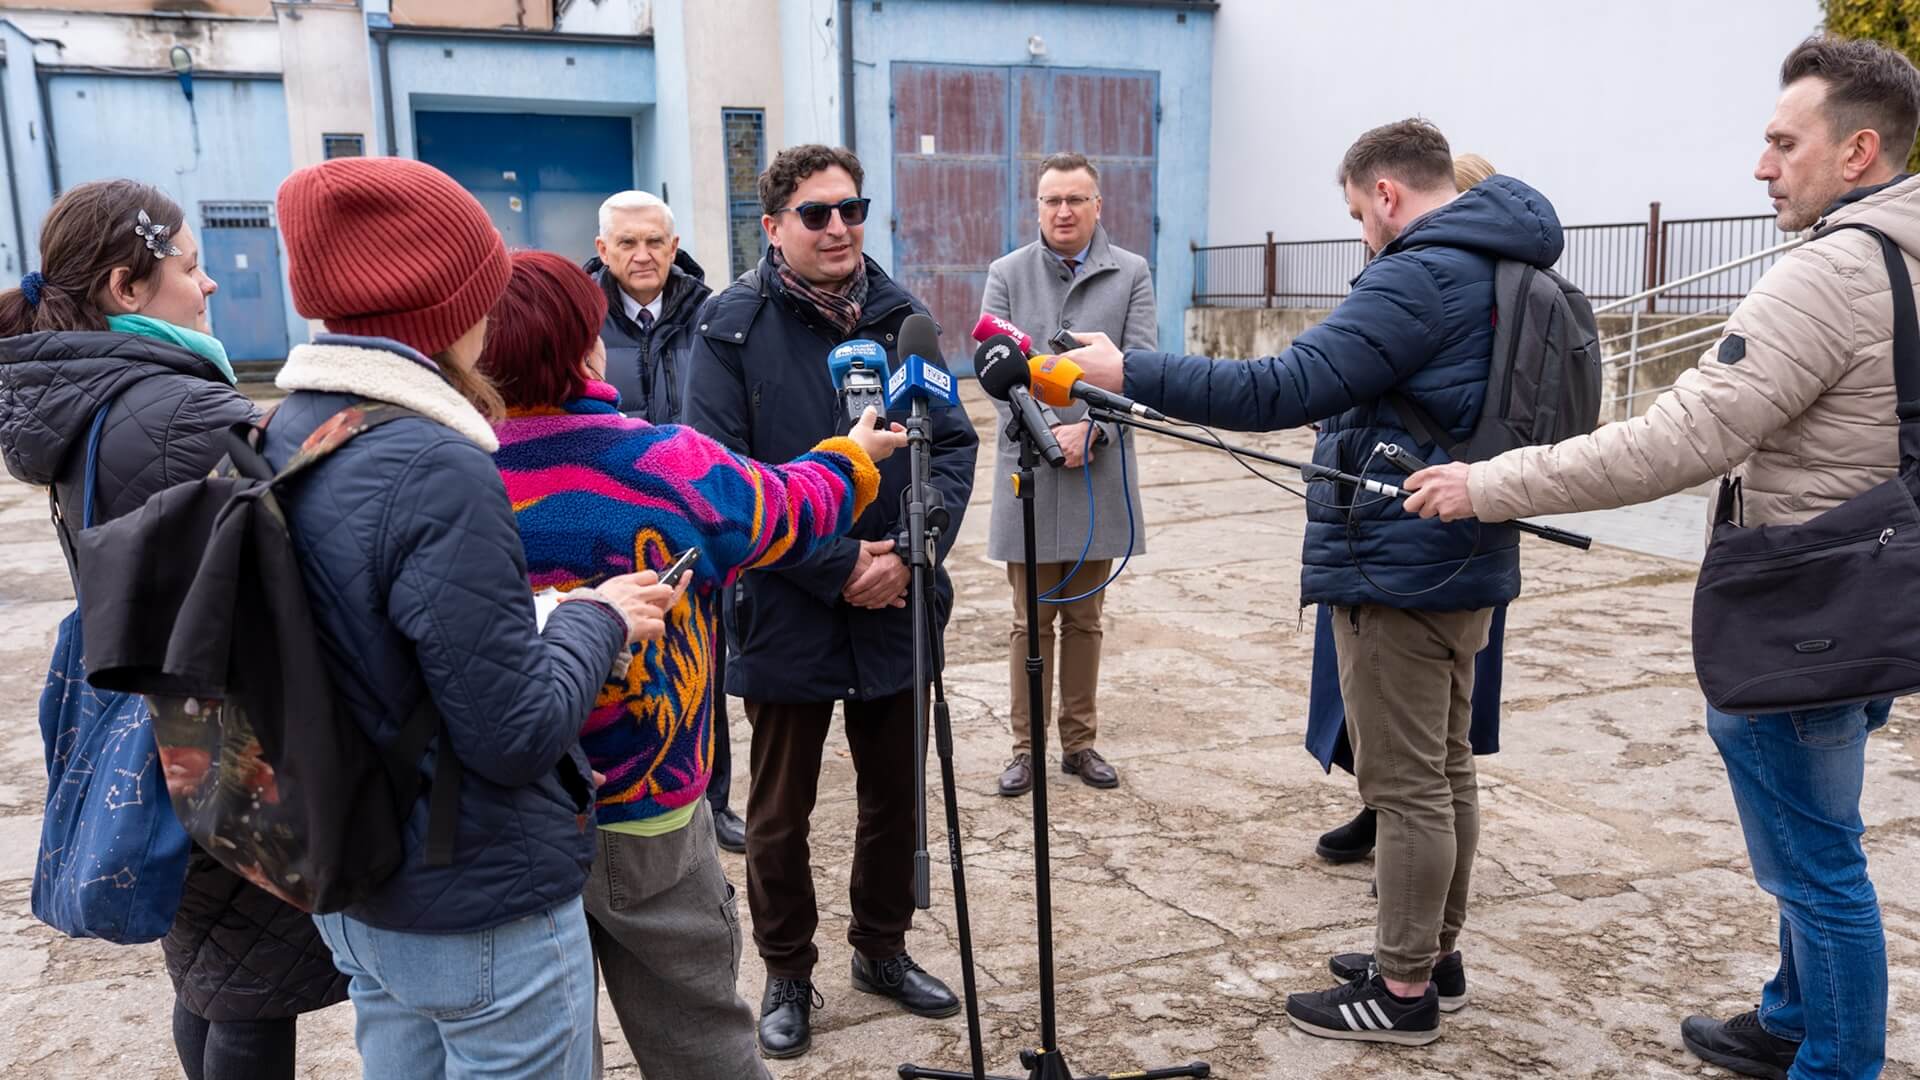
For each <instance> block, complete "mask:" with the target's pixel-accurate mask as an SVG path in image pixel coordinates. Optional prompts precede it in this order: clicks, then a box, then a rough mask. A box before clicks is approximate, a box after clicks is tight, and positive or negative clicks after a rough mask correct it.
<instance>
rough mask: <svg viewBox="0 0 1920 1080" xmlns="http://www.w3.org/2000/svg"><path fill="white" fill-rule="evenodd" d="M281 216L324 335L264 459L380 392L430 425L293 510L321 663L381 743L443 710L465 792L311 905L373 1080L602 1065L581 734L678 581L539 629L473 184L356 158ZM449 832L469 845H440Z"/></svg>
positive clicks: (349, 465) (589, 599) (375, 450)
mask: <svg viewBox="0 0 1920 1080" xmlns="http://www.w3.org/2000/svg"><path fill="white" fill-rule="evenodd" d="M279 210H280V224H281V228H282V230H283V231H284V233H285V236H286V243H287V253H288V256H289V265H288V270H289V274H288V276H289V278H290V279H291V282H292V285H293V299H294V306H295V307H296V308H298V309H299V311H300V314H302V315H304V316H306V317H308V318H310V319H319V320H321V321H323V322H324V323H325V324H326V328H327V330H328V332H327V333H325V334H321V335H319V336H318V337H317V338H316V339H315V341H314V343H313V344H311V345H302V346H300V347H299V348H296V349H294V350H293V353H292V355H290V356H289V357H288V358H287V363H286V366H285V367H284V368H282V369H281V372H280V377H279V380H278V381H279V385H280V387H281V388H282V389H284V390H287V391H289V396H288V397H287V399H286V401H285V402H284V403H282V404H281V405H280V407H279V409H278V411H277V412H276V413H275V414H274V415H273V418H272V421H271V422H270V423H269V424H268V426H267V431H266V438H265V440H264V444H263V451H264V453H265V455H266V457H267V459H268V461H269V462H270V463H271V464H272V465H273V466H274V468H276V469H278V468H282V467H284V466H285V464H286V462H287V461H288V459H290V458H292V457H293V456H294V454H295V453H297V452H298V451H299V449H300V447H301V445H302V443H303V442H304V441H306V440H307V439H308V438H309V436H310V435H312V434H314V433H315V432H316V431H317V430H320V429H322V428H324V427H325V426H326V425H327V424H328V422H329V421H331V420H333V419H334V417H335V416H336V415H337V414H339V413H341V412H342V410H345V409H347V408H349V407H350V406H353V405H355V404H356V403H358V402H361V401H366V400H373V401H380V402H389V403H392V404H395V405H400V406H403V407H405V408H407V409H409V410H411V411H412V412H414V413H416V414H418V415H417V416H414V417H408V418H403V419H399V420H394V421H392V422H390V423H386V424H383V425H381V426H379V427H377V428H370V429H368V430H366V431H365V432H364V434H361V435H359V436H358V437H357V438H355V439H353V441H351V442H349V443H347V444H345V445H344V446H342V447H340V449H338V450H336V451H335V452H333V453H332V454H330V455H329V456H328V457H326V459H325V460H323V461H321V462H320V463H319V464H317V465H316V466H314V467H313V469H312V470H311V471H310V472H308V473H307V474H305V475H304V476H303V477H302V479H301V480H300V482H299V483H298V485H296V486H295V487H294V488H293V489H292V490H291V491H290V492H289V493H288V497H287V498H286V499H285V505H286V508H287V516H288V521H289V524H290V525H291V528H292V533H293V536H294V539H295V543H296V546H297V550H298V552H299V556H300V562H301V571H302V575H303V577H304V579H305V582H306V587H307V595H308V596H309V598H310V601H311V604H312V607H313V618H314V621H315V623H316V624H317V625H318V627H319V630H320V633H321V638H322V640H323V641H324V642H325V643H326V646H327V649H326V654H325V656H323V657H322V658H321V659H322V661H323V662H324V663H325V664H326V665H327V668H328V670H329V672H330V674H331V675H332V679H333V683H334V686H335V687H336V688H337V689H338V691H339V694H340V697H341V699H342V701H343V703H344V708H345V711H346V712H348V713H350V714H351V716H352V718H353V720H354V721H355V722H356V723H358V724H360V726H361V728H362V729H363V730H364V731H365V732H366V733H367V735H368V736H369V737H371V738H372V739H373V740H374V741H375V742H379V743H386V742H389V741H390V740H392V739H393V738H394V737H395V736H396V734H397V733H398V732H399V730H400V729H401V726H402V724H403V722H404V721H405V720H406V719H407V718H408V717H409V716H411V715H412V714H414V713H415V712H416V711H418V710H420V709H422V708H431V709H433V710H435V711H436V712H438V713H439V715H440V719H441V729H440V734H439V736H438V737H437V738H436V739H435V741H434V742H433V744H432V745H431V747H430V749H429V750H428V752H427V754H426V756H425V758H424V760H423V761H422V762H421V765H420V768H421V771H422V772H423V773H424V774H426V778H427V780H428V783H429V785H434V786H437V785H439V784H441V783H445V784H448V785H452V786H453V787H454V788H455V789H456V790H457V792H458V809H457V812H456V813H454V814H451V815H443V816H442V817H441V818H440V819H439V820H431V819H432V815H431V814H430V813H429V807H428V799H427V797H426V796H425V795H423V796H422V798H421V799H420V801H418V802H417V803H416V804H415V805H414V807H413V809H412V811H411V814H410V816H409V819H408V823H407V825H408V839H409V842H408V852H407V858H406V861H405V863H404V864H403V865H402V866H401V868H400V870H399V871H398V872H396V873H395V874H394V876H393V877H392V878H391V879H390V880H389V881H388V882H387V883H386V884H385V885H384V886H382V887H381V888H380V889H379V890H378V891H376V892H375V893H374V895H373V896H372V897H371V898H370V899H368V900H366V901H364V902H362V903H359V904H356V905H354V906H352V907H350V908H348V909H346V910H345V911H342V912H336V913H333V914H327V915H318V916H315V918H314V921H315V922H316V923H317V924H318V926H319V928H320V933H321V936H322V937H324V938H325V939H326V941H327V943H328V944H329V945H330V946H332V948H333V953H334V962H335V963H336V964H337V965H338V966H339V968H340V970H341V971H343V972H345V973H346V974H347V975H348V976H349V977H350V979H351V982H350V985H349V992H350V994H351V995H352V998H353V1002H354V1007H355V1009H356V1012H357V1019H358V1023H357V1025H356V1030H355V1037H356V1040H357V1042H358V1044H359V1048H360V1054H361V1058H362V1059H363V1068H364V1075H365V1076H366V1077H368V1078H369V1080H386V1078H395V1080H398V1078H401V1077H405V1078H407V1080H416V1078H422V1077H437V1076H444V1075H447V1074H449V1073H452V1074H457V1075H485V1076H488V1077H495V1078H507V1077H516V1078H518V1077H524V1078H526V1080H534V1078H541V1080H546V1078H561V1080H585V1078H586V1077H587V1076H589V1075H590V1074H591V1071H592V1061H593V1050H594V1047H593V1011H594V984H593V959H592V953H591V951H590V948H589V944H588V939H587V925H586V917H585V915H584V913H583V911H582V906H581V900H580V894H581V890H582V887H583V886H584V884H585V882H586V871H587V866H588V864H589V863H590V862H591V861H592V859H593V849H594V836H593V833H594V828H593V793H594V782H593V779H592V773H591V771H590V769H589V768H588V765H587V761H586V758H585V757H584V756H583V755H582V753H581V751H580V746H579V734H580V726H581V724H582V723H583V722H584V721H585V720H586V718H587V713H588V711H589V710H590V709H591V708H592V707H593V702H594V697H595V695H596V694H597V693H598V691H599V689H600V684H601V683H602V682H603V681H604V680H605V679H606V678H607V674H608V672H609V671H610V670H612V669H613V668H614V665H615V662H616V660H620V661H624V660H625V659H626V657H627V655H628V652H627V648H628V645H629V644H630V643H632V642H635V641H639V640H644V639H652V638H658V637H659V636H660V635H661V634H662V633H663V632H664V624H663V622H662V618H663V615H664V613H665V611H666V610H667V608H668V607H669V606H671V604H672V602H673V601H674V599H675V598H676V594H675V593H674V591H673V590H670V589H668V588H667V587H665V586H663V585H659V584H656V583H655V582H654V577H653V575H652V574H651V573H642V574H637V575H636V574H626V575H621V576H618V577H613V578H610V579H608V580H606V581H603V582H601V583H600V585H599V587H598V588H597V589H585V590H578V591H575V592H572V593H569V594H567V598H566V601H565V602H563V603H561V604H560V605H559V606H558V607H557V608H555V609H554V611H553V612H552V613H551V614H550V615H549V616H548V618H547V619H546V622H545V626H544V629H542V628H541V627H540V626H539V625H537V622H536V618H535V613H534V605H533V600H532V596H531V594H530V593H529V592H528V589H527V565H526V558H525V556H524V555H523V554H522V552H521V548H520V538H519V534H518V533H517V532H516V531H515V528H514V518H513V508H512V507H511V506H510V505H509V504H508V502H507V495H506V489H505V488H504V486H503V485H502V483H501V480H500V473H499V471H498V470H496V469H495V468H494V466H493V461H492V459H491V458H490V457H489V456H488V455H489V454H491V453H492V452H493V450H495V449H496V448H497V447H498V446H499V442H498V440H496V439H495V437H494V434H493V429H492V428H491V427H490V426H489V425H488V422H487V421H488V415H487V414H488V413H491V412H494V411H497V410H498V408H499V400H500V399H499V397H498V395H497V394H495V393H494V392H493V391H492V389H491V388H490V387H489V386H488V385H487V383H486V380H485V379H483V378H482V377H480V376H479V375H478V374H477V373H476V372H475V368H474V365H475V362H476V361H477V359H478V358H479V355H480V346H481V341H482V339H483V338H484V336H485V333H486V324H487V312H488V310H489V309H490V308H492V307H493V304H494V302H495V301H496V300H498V299H499V298H500V294H501V291H502V290H503V289H504V288H505V287H506V283H507V273H508V263H507V252H506V248H505V246H504V245H503V244H502V243H501V240H500V234H499V232H498V231H497V230H495V229H494V227H493V224H492V223H491V222H489V221H488V220H487V216H486V212H485V211H484V210H482V209H481V207H480V204H479V203H478V202H476V201H475V200H474V198H473V197H472V196H471V195H469V194H467V193H466V192H465V191H464V190H462V189H461V188H460V186H459V185H457V184H455V183H454V182H453V181H452V180H451V179H450V178H448V177H447V176H446V175H445V174H443V173H441V172H439V171H438V170H436V169H434V168H432V167H430V166H427V165H423V164H421V163H419V162H416V161H408V160H404V159H400V158H345V159H340V160H335V161H329V162H326V163H324V164H322V165H318V166H314V167H312V168H307V169H302V170H300V171H298V172H296V173H294V174H293V175H292V176H290V177H288V179H287V181H286V183H284V184H282V185H281V188H280V197H279ZM434 794H435V795H439V794H441V792H434ZM435 801H438V800H435ZM449 818H450V819H451V820H449ZM439 829H446V830H449V831H450V833H451V836H452V844H451V853H450V855H449V854H448V853H447V852H446V851H445V850H444V849H443V848H442V846H441V845H439V844H430V843H429V842H428V837H429V835H430V834H432V835H441V836H444V834H441V833H439V832H438V830H439Z"/></svg>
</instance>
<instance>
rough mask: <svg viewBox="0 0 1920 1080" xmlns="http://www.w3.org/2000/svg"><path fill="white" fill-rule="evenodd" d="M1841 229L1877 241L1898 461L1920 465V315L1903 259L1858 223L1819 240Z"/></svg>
mask: <svg viewBox="0 0 1920 1080" xmlns="http://www.w3.org/2000/svg"><path fill="white" fill-rule="evenodd" d="M1841 229H1858V230H1860V231H1861V232H1864V233H1871V234H1873V235H1874V236H1875V237H1877V238H1878V239H1879V241H1880V254H1881V256H1882V257H1883V258H1885V259H1886V263H1887V284H1888V285H1889V286H1890V287H1891V289H1892V293H1893V391H1894V396H1895V398H1896V401H1895V411H1896V414H1897V415H1898V416H1899V418H1900V458H1901V463H1902V465H1903V466H1907V467H1912V466H1915V465H1920V315H1916V313H1915V305H1914V302H1913V279H1912V276H1911V275H1909V274H1908V273H1907V260H1906V256H1905V255H1904V253H1902V251H1901V250H1900V245H1899V244H1896V243H1894V241H1893V238H1892V237H1890V236H1888V235H1887V234H1886V233H1883V232H1881V231H1880V230H1879V229H1876V228H1874V227H1873V226H1871V225H1865V224H1861V223H1859V222H1852V221H1846V222H1841V223H1840V224H1838V225H1834V226H1832V227H1831V228H1828V229H1825V230H1823V231H1822V232H1821V233H1820V234H1819V236H1828V235H1831V234H1832V233H1835V232H1838V231H1839V230H1841ZM1816 239H1818V237H1816Z"/></svg>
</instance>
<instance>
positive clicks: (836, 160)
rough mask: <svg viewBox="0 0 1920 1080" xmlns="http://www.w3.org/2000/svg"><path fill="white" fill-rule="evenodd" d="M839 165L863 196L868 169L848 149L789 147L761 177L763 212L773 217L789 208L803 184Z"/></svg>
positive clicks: (806, 144)
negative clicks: (795, 190) (795, 192)
mask: <svg viewBox="0 0 1920 1080" xmlns="http://www.w3.org/2000/svg"><path fill="white" fill-rule="evenodd" d="M835 166H838V167H840V168H842V169H845V170H847V175H848V176H851V177H853V190H854V193H855V194H859V193H860V186H861V185H862V184H863V183H865V182H866V177H867V174H866V170H864V169H862V168H861V167H860V159H859V158H857V157H854V156H853V151H851V150H848V149H847V148H846V147H844V146H824V145H822V144H820V143H803V144H801V145H799V146H789V147H787V148H786V149H785V150H782V151H780V152H779V153H778V154H775V155H774V156H773V164H771V165H769V166H767V171H766V172H763V173H761V174H760V210H761V212H763V213H767V214H771V213H773V212H774V211H775V210H780V209H783V208H785V207H786V205H787V200H788V199H791V198H792V197H793V189H794V188H797V187H799V186H800V182H801V181H802V180H805V179H806V178H807V177H809V176H812V175H813V174H814V173H817V172H824V171H826V170H828V169H831V168H834V167H835Z"/></svg>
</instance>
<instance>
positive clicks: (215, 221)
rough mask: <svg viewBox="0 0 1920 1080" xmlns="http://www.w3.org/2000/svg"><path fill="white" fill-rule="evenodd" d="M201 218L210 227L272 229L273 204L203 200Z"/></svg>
mask: <svg viewBox="0 0 1920 1080" xmlns="http://www.w3.org/2000/svg"><path fill="white" fill-rule="evenodd" d="M200 220H201V221H203V222H205V223H206V228H209V229H271V228H273V204H272V203H264V202H203V203H201V204H200Z"/></svg>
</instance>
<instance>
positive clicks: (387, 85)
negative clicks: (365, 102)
mask: <svg viewBox="0 0 1920 1080" xmlns="http://www.w3.org/2000/svg"><path fill="white" fill-rule="evenodd" d="M391 37H392V35H390V34H388V33H387V32H386V31H384V30H375V31H374V32H373V43H374V47H375V48H377V49H379V51H380V112H381V115H382V116H384V117H385V118H386V121H387V129H386V132H387V137H386V144H387V145H386V151H387V156H388V157H398V156H399V155H400V151H399V150H398V149H396V147H398V146H399V139H398V138H397V137H396V136H395V135H394V133H393V65H392V64H391V63H390V62H389V61H388V58H387V42H388V41H389V40H390V38H391Z"/></svg>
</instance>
